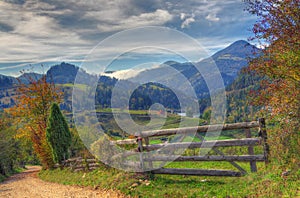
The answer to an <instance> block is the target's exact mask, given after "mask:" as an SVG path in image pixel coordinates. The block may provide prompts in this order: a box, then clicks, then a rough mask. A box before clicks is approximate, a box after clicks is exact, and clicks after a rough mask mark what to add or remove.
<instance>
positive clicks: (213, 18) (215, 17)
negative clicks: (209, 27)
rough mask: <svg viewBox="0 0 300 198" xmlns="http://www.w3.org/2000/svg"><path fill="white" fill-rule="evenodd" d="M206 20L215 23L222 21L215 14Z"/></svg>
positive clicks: (208, 16) (210, 14) (211, 14)
mask: <svg viewBox="0 0 300 198" xmlns="http://www.w3.org/2000/svg"><path fill="white" fill-rule="evenodd" d="M205 18H206V19H207V20H209V21H213V22H217V21H220V18H218V17H217V16H216V14H215V13H209V14H208V15H207V16H206V17H205Z"/></svg>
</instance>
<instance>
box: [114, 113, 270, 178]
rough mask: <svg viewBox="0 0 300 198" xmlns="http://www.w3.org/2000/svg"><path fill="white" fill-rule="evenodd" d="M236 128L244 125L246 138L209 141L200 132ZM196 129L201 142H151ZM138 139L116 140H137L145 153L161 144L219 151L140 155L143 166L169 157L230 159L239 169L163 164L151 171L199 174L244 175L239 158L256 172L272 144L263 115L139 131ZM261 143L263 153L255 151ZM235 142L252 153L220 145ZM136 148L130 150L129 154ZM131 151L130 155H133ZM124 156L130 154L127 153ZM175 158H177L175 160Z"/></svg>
mask: <svg viewBox="0 0 300 198" xmlns="http://www.w3.org/2000/svg"><path fill="white" fill-rule="evenodd" d="M251 128H258V134H257V136H258V137H254V138H253V137H251V132H250V129H251ZM235 129H243V130H244V131H245V136H246V138H243V139H228V140H214V141H207V140H205V139H204V138H203V136H201V135H200V133H205V132H214V131H218V130H222V131H226V130H235ZM195 131H197V133H196V137H198V138H199V139H200V140H201V142H181V141H182V140H183V139H181V140H180V141H179V142H177V143H169V142H165V143H162V144H150V138H151V137H167V136H171V135H183V136H182V137H185V135H188V134H194V133H195ZM135 136H136V139H126V140H118V141H115V142H114V143H113V144H117V145H126V144H137V149H135V151H136V152H139V153H141V154H142V153H143V152H148V151H154V150H158V149H161V148H172V149H180V148H191V149H193V148H212V150H213V151H214V152H215V153H216V154H217V155H204V156H180V157H178V158H174V156H168V155H155V156H153V157H150V158H144V157H141V158H140V166H141V168H142V167H143V165H144V164H145V163H148V165H149V166H151V164H152V163H153V162H166V161H177V162H183V161H227V162H229V163H231V164H232V165H233V166H234V167H235V168H236V169H238V170H239V171H232V170H207V169H185V168H184V169H178V168H177V169H175V168H159V169H157V170H153V171H151V172H152V173H154V174H172V175H198V176H242V175H245V174H247V171H246V170H245V169H244V168H242V167H241V166H240V165H239V164H237V163H236V162H249V163H250V170H251V171H252V172H256V171H257V166H256V162H257V161H264V162H266V163H268V153H269V146H268V144H267V132H266V127H265V119H264V118H260V119H259V120H258V121H253V122H242V123H234V124H225V125H206V126H198V127H187V128H179V129H163V130H156V131H144V132H140V133H136V134H135ZM258 145H261V146H262V147H263V153H262V154H260V155H255V154H254V146H258ZM233 146H247V147H248V154H247V155H225V154H224V153H223V152H222V151H221V150H220V149H218V147H233ZM130 153H132V152H129V155H130ZM129 155H128V156H129ZM123 157H126V156H125V155H123ZM174 159H175V160H174Z"/></svg>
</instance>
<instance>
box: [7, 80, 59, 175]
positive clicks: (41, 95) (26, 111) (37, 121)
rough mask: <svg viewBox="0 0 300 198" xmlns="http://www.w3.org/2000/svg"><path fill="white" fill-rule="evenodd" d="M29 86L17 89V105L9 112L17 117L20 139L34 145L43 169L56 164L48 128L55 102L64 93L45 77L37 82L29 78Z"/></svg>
mask: <svg viewBox="0 0 300 198" xmlns="http://www.w3.org/2000/svg"><path fill="white" fill-rule="evenodd" d="M28 81H29V82H30V83H29V84H28V85H25V84H20V85H19V86H18V88H17V92H18V94H17V95H18V96H17V97H16V98H15V102H16V105H15V106H14V107H12V108H10V109H7V111H8V112H9V113H10V114H11V115H13V116H14V117H15V121H16V122H15V124H16V125H17V126H18V133H17V136H18V137H24V136H25V137H26V138H28V139H30V140H31V141H32V143H33V148H34V150H35V152H36V154H37V156H38V157H39V160H40V162H41V163H42V166H43V168H45V169H48V168H51V167H52V166H53V164H54V162H53V159H52V153H51V147H50V145H49V144H48V143H47V141H46V128H47V120H48V116H49V110H50V107H51V104H52V103H53V102H60V100H61V96H62V93H61V92H60V91H59V90H58V89H57V88H56V87H55V85H54V84H53V83H49V82H47V80H46V76H45V75H44V76H43V77H42V78H41V79H39V80H36V79H33V78H29V79H28Z"/></svg>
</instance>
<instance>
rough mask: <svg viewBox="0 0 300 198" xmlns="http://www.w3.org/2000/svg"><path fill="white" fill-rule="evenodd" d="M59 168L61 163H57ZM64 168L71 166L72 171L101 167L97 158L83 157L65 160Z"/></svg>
mask: <svg viewBox="0 0 300 198" xmlns="http://www.w3.org/2000/svg"><path fill="white" fill-rule="evenodd" d="M56 167H57V168H58V167H59V165H56ZM61 167H62V168H70V169H71V170H72V171H74V172H77V171H91V170H94V169H97V168H98V167H100V165H99V163H98V160H97V159H83V158H82V157H78V158H72V159H68V160H65V161H64V162H63V163H62V165H61Z"/></svg>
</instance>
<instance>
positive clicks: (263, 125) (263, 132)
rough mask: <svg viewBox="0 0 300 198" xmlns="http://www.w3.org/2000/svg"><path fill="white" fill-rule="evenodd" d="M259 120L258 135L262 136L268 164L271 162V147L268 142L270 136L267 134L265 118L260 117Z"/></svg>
mask: <svg viewBox="0 0 300 198" xmlns="http://www.w3.org/2000/svg"><path fill="white" fill-rule="evenodd" d="M258 122H259V134H258V135H259V136H260V137H261V138H262V141H263V147H264V156H265V158H266V161H265V163H266V164H268V163H269V153H270V147H269V144H268V142H267V140H268V136H267V130H266V121H265V118H259V119H258Z"/></svg>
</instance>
